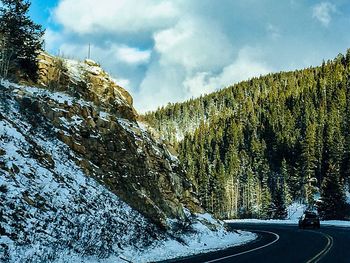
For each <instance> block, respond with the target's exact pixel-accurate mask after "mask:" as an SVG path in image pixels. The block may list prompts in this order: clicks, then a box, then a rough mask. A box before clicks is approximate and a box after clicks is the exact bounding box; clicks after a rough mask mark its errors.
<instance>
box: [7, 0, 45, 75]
mask: <svg viewBox="0 0 350 263" xmlns="http://www.w3.org/2000/svg"><path fill="white" fill-rule="evenodd" d="M0 2H1V7H0V64H1V68H0V74H1V77H4V78H6V77H8V76H9V77H15V76H18V73H19V74H21V77H24V78H26V79H31V80H33V81H36V80H37V71H38V66H37V55H38V52H39V51H40V50H41V49H42V45H43V41H42V36H43V34H44V30H42V27H41V25H38V24H35V23H34V22H33V21H32V20H31V19H30V18H29V15H28V11H29V7H30V2H29V1H27V0H0Z"/></svg>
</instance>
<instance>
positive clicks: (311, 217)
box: [299, 211, 320, 228]
mask: <svg viewBox="0 0 350 263" xmlns="http://www.w3.org/2000/svg"><path fill="white" fill-rule="evenodd" d="M305 227H313V228H320V218H319V217H318V215H317V214H316V213H315V212H310V211H305V212H304V214H303V215H302V216H301V217H300V219H299V228H305Z"/></svg>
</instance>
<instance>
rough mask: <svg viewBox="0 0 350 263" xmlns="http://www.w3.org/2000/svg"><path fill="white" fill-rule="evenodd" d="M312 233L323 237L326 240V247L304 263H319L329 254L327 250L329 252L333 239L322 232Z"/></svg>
mask: <svg viewBox="0 0 350 263" xmlns="http://www.w3.org/2000/svg"><path fill="white" fill-rule="evenodd" d="M312 232H314V233H319V234H321V235H323V236H325V237H326V238H327V245H326V246H325V247H324V248H323V249H322V250H321V252H319V253H318V254H317V255H316V256H314V257H313V258H312V259H310V260H308V261H307V262H306V263H317V262H319V261H320V260H321V259H322V258H323V257H324V256H325V255H326V254H327V253H328V252H329V250H331V248H332V246H333V237H332V236H330V235H328V234H325V233H322V232H316V231H312Z"/></svg>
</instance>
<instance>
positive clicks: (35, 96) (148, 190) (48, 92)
mask: <svg viewBox="0 0 350 263" xmlns="http://www.w3.org/2000/svg"><path fill="white" fill-rule="evenodd" d="M39 68H40V84H41V87H40V88H17V89H16V90H15V91H14V94H15V99H16V100H17V102H18V103H19V105H20V107H21V108H22V109H23V110H24V111H26V112H27V113H30V114H31V115H32V116H33V118H34V119H37V118H39V117H40V118H44V119H45V120H47V121H48V123H50V125H52V129H51V131H50V132H53V133H55V134H56V136H57V138H58V139H59V140H61V141H62V142H64V143H65V144H66V145H67V146H69V148H70V149H72V150H73V151H74V152H75V153H76V156H77V157H76V158H75V159H74V162H75V163H76V164H77V165H78V166H79V167H81V168H82V169H83V171H84V172H85V173H86V174H88V175H90V176H92V177H93V178H95V179H97V180H99V181H100V182H102V183H103V184H104V185H106V186H108V188H109V189H110V190H111V191H112V192H114V193H115V194H117V195H118V196H119V197H121V198H122V199H123V200H124V201H125V202H127V203H128V204H130V205H131V206H132V207H133V208H135V209H137V210H138V211H140V212H141V213H142V214H144V215H145V216H147V217H148V218H151V219H152V220H153V221H154V222H156V223H157V224H158V225H160V226H162V227H166V228H167V227H169V224H167V222H166V220H167V218H173V219H179V220H181V221H183V220H186V216H185V214H184V212H183V209H184V207H188V208H189V209H190V210H192V211H195V212H199V211H201V208H200V207H199V206H198V202H197V200H196V198H195V196H194V195H193V194H192V186H191V183H190V182H189V181H188V180H187V179H186V178H185V176H184V173H183V170H182V168H181V166H180V164H179V162H178V160H177V158H176V157H175V156H174V155H173V153H171V152H170V150H169V149H168V148H167V146H166V145H164V144H163V142H162V141H159V140H155V139H154V138H153V137H152V136H151V135H150V134H149V133H148V131H147V129H145V127H144V125H143V124H142V123H139V122H137V113H136V111H135V109H134V108H133V106H132V103H133V101H132V98H131V96H130V94H129V93H128V92H127V91H126V90H125V89H123V88H122V87H120V86H118V85H117V84H116V83H115V80H113V79H112V78H111V77H110V76H109V75H108V74H107V73H106V72H105V71H104V70H102V69H101V67H100V66H99V65H98V64H97V63H95V62H93V61H91V60H86V61H84V62H76V61H72V60H63V59H59V58H56V57H52V56H50V55H48V54H44V53H43V54H41V56H40V63H39ZM51 165H54V163H51Z"/></svg>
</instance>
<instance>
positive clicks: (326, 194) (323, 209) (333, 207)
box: [317, 164, 347, 220]
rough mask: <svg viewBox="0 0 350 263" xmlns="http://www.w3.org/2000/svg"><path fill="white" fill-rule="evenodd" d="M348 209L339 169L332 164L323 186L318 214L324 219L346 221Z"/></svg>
mask: <svg viewBox="0 0 350 263" xmlns="http://www.w3.org/2000/svg"><path fill="white" fill-rule="evenodd" d="M346 208H347V205H346V199H345V194H344V190H343V188H342V186H341V184H340V182H339V168H338V167H337V166H336V165H333V164H330V165H329V168H328V171H327V173H326V177H325V178H324V181H323V183H322V186H321V200H320V201H319V202H318V207H317V209H318V212H319V214H320V216H321V217H322V218H323V219H327V220H329V219H344V217H345V216H346Z"/></svg>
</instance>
